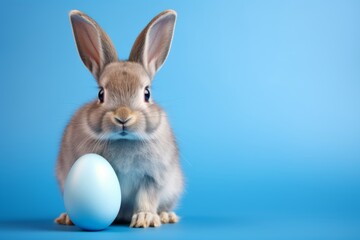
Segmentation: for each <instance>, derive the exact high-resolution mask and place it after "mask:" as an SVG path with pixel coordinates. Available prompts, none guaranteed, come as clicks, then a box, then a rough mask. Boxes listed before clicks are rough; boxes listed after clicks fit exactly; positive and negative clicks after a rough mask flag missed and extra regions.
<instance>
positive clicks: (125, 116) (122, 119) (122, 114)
mask: <svg viewBox="0 0 360 240" xmlns="http://www.w3.org/2000/svg"><path fill="white" fill-rule="evenodd" d="M131 118H132V115H131V110H130V109H129V108H127V107H120V108H118V109H116V111H115V113H114V119H115V121H116V122H117V123H119V124H122V125H125V124H126V123H127V122H129V121H130V119H131Z"/></svg>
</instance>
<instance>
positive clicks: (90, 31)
mask: <svg viewBox="0 0 360 240" xmlns="http://www.w3.org/2000/svg"><path fill="white" fill-rule="evenodd" d="M69 15H70V21H71V25H72V29H73V32H74V38H75V41H76V46H77V49H78V51H79V54H80V57H81V59H82V61H83V62H84V64H85V66H86V67H87V68H88V69H89V70H90V72H91V73H92V74H93V75H94V77H95V78H96V79H97V80H99V77H100V74H101V72H102V71H103V70H104V67H105V66H106V65H107V64H109V63H111V62H115V61H117V60H118V57H117V54H116V50H115V48H114V46H113V44H112V42H111V40H110V38H109V37H108V35H107V34H106V33H105V32H104V31H103V30H102V29H101V27H100V26H99V25H98V24H97V23H96V22H95V21H94V20H93V19H92V18H90V17H89V16H87V15H86V14H84V13H82V12H80V11H77V10H72V11H71V12H70V14H69Z"/></svg>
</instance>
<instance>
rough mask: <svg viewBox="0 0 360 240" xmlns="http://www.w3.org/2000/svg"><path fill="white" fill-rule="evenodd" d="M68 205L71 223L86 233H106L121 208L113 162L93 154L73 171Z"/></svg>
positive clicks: (66, 199) (67, 192)
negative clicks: (111, 163) (97, 231)
mask: <svg viewBox="0 0 360 240" xmlns="http://www.w3.org/2000/svg"><path fill="white" fill-rule="evenodd" d="M64 203H65V208H66V211H67V214H68V215H69V217H70V219H71V221H72V222H73V223H74V224H75V225H77V226H78V227H80V228H82V229H85V230H93V231H94V230H102V229H105V228H107V227H108V226H109V225H110V224H111V223H112V222H113V221H114V220H115V218H116V216H117V214H118V212H119V210H120V205H121V191H120V184H119V180H118V178H117V176H116V173H115V171H114V169H113V168H112V167H111V165H110V164H109V162H108V161H107V160H106V159H105V158H103V157H101V156H100V155H97V154H94V153H90V154H86V155H83V156H82V157H80V158H79V159H78V160H77V161H76V162H75V163H74V165H73V166H72V168H71V169H70V171H69V173H68V176H67V178H66V181H65V186H64Z"/></svg>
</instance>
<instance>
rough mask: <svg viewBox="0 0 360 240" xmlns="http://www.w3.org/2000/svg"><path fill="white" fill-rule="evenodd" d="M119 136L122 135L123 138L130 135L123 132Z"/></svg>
mask: <svg viewBox="0 0 360 240" xmlns="http://www.w3.org/2000/svg"><path fill="white" fill-rule="evenodd" d="M119 134H120V135H121V136H123V137H125V136H126V135H128V133H127V132H125V131H122V132H120V133H119Z"/></svg>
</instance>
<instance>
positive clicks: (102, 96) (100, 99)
mask: <svg viewBox="0 0 360 240" xmlns="http://www.w3.org/2000/svg"><path fill="white" fill-rule="evenodd" d="M98 98H99V101H100V102H101V103H103V102H104V88H100V91H99V94H98Z"/></svg>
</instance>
